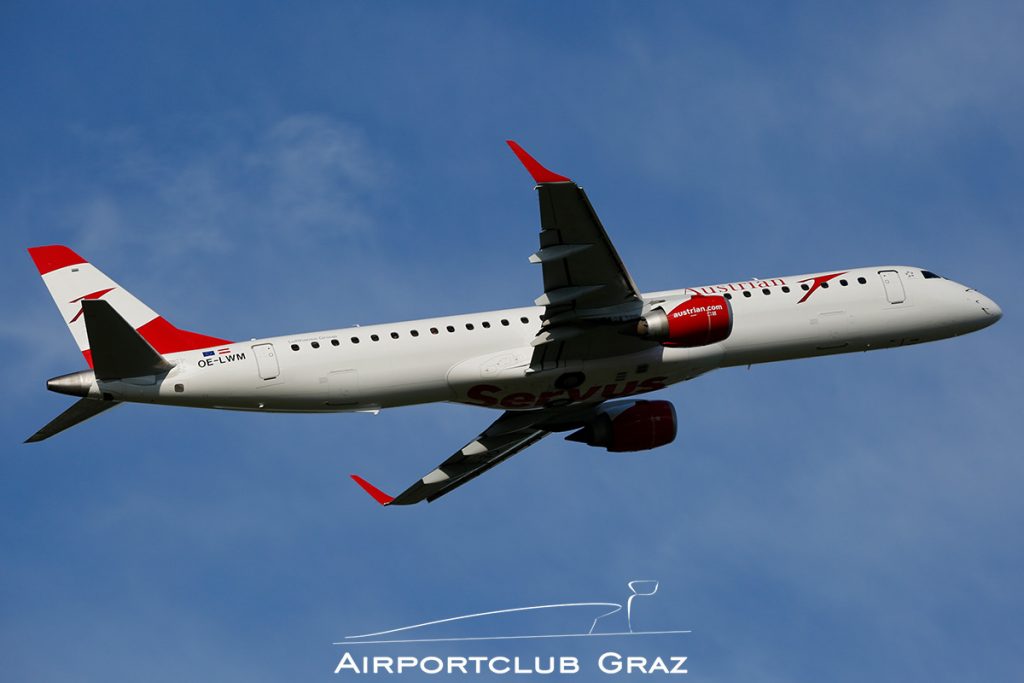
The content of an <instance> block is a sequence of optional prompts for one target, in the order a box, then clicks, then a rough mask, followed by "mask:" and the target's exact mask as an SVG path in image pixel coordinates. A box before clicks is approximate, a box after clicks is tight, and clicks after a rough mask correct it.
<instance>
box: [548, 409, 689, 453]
mask: <svg viewBox="0 0 1024 683" xmlns="http://www.w3.org/2000/svg"><path fill="white" fill-rule="evenodd" d="M623 403H626V404H627V407H626V408H625V410H620V409H621V408H622V406H623ZM623 403H619V404H607V405H606V410H605V411H604V412H602V413H601V414H600V415H598V416H597V417H596V418H595V419H594V420H593V421H591V422H590V423H589V424H587V425H586V426H585V427H583V429H580V430H579V431H576V432H573V433H572V434H570V435H569V436H567V437H565V438H566V439H568V440H569V441H579V442H581V443H585V444H587V445H588V446H603V447H604V448H606V449H607V450H609V451H611V452H613V453H625V452H630V451H647V450H650V449H652V448H657V447H658V446H664V445H665V444H669V443H672V442H673V441H674V440H675V438H676V410H675V408H674V407H672V404H671V403H669V402H668V401H630V402H623ZM629 403H631V404H632V405H628V404H629Z"/></svg>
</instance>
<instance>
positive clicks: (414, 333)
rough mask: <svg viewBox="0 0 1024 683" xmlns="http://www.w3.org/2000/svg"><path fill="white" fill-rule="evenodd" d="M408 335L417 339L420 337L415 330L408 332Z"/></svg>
mask: <svg viewBox="0 0 1024 683" xmlns="http://www.w3.org/2000/svg"><path fill="white" fill-rule="evenodd" d="M409 334H411V335H412V336H414V337H418V336H420V333H419V332H417V331H416V330H409Z"/></svg>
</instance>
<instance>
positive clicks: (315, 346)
mask: <svg viewBox="0 0 1024 683" xmlns="http://www.w3.org/2000/svg"><path fill="white" fill-rule="evenodd" d="M310 346H312V347H313V348H314V349H319V348H320V342H313V343H312V344H310Z"/></svg>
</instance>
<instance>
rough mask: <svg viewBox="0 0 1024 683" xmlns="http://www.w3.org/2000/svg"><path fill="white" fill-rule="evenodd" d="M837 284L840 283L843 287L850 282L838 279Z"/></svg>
mask: <svg viewBox="0 0 1024 683" xmlns="http://www.w3.org/2000/svg"><path fill="white" fill-rule="evenodd" d="M839 284H841V285H842V286H843V287H845V286H846V285H848V284H850V283H849V282H847V281H846V280H840V281H839Z"/></svg>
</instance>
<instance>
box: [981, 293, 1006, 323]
mask: <svg viewBox="0 0 1024 683" xmlns="http://www.w3.org/2000/svg"><path fill="white" fill-rule="evenodd" d="M978 299H979V303H980V304H981V310H983V311H985V313H987V314H988V315H990V316H992V322H995V321H996V320H999V319H1000V318H1002V317H1003V309H1001V308H999V304H997V303H996V302H995V301H992V299H990V298H988V297H987V296H985V295H984V294H982V295H981V296H980V297H978Z"/></svg>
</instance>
